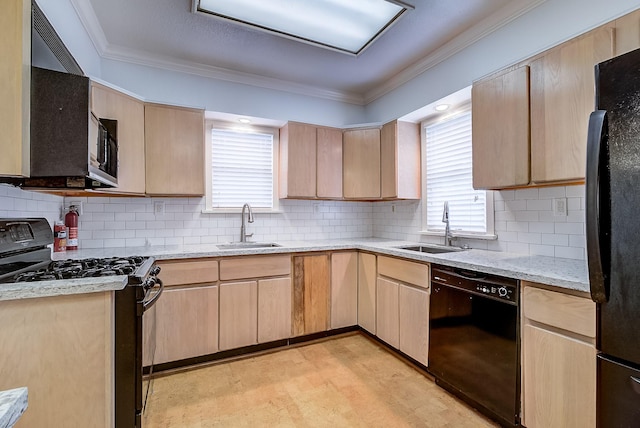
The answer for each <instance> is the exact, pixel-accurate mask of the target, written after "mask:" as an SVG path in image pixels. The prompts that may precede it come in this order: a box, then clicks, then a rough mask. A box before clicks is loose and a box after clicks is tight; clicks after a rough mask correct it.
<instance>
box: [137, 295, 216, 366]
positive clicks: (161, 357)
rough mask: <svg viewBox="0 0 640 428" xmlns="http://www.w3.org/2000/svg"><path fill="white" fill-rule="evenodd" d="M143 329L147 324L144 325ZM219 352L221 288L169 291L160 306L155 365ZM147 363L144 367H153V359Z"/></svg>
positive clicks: (157, 310)
mask: <svg viewBox="0 0 640 428" xmlns="http://www.w3.org/2000/svg"><path fill="white" fill-rule="evenodd" d="M143 325H144V326H146V325H147V324H146V323H144V321H143ZM144 336H145V337H146V336H147V335H146V334H145V335H144ZM217 350H218V287H217V286H206V287H194V288H168V289H165V291H164V292H163V293H162V297H161V298H160V299H159V300H158V303H156V353H155V358H154V364H161V363H166V362H170V361H178V360H182V359H185V358H192V357H199V356H202V355H207V354H212V353H214V352H216V351H217ZM144 359H145V361H144V365H145V366H146V365H149V363H150V361H149V355H145V356H144Z"/></svg>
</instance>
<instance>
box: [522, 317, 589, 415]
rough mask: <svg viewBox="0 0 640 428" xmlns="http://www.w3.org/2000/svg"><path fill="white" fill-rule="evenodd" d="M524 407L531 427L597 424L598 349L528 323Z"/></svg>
mask: <svg viewBox="0 0 640 428" xmlns="http://www.w3.org/2000/svg"><path fill="white" fill-rule="evenodd" d="M522 350H523V354H524V357H523V369H522V370H523V375H524V391H523V393H524V399H523V401H524V409H523V416H524V418H523V425H525V426H527V428H542V427H544V428H555V427H557V428H571V427H575V428H583V427H595V418H596V349H595V347H594V346H593V345H591V344H588V343H585V342H581V341H579V340H576V339H574V338H570V337H566V336H563V335H560V334H558V333H556V332H551V331H547V330H543V329H541V328H539V327H535V326H531V325H525V326H524V338H523V342H522Z"/></svg>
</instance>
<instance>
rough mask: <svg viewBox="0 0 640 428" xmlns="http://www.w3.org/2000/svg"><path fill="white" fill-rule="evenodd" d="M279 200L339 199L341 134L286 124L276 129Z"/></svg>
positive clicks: (334, 129) (302, 125)
mask: <svg viewBox="0 0 640 428" xmlns="http://www.w3.org/2000/svg"><path fill="white" fill-rule="evenodd" d="M280 197H281V198H304V199H311V198H313V199H315V198H323V199H340V198H342V131H341V130H340V129H336V128H326V127H322V126H315V125H309V124H306V123H298V122H288V123H287V124H286V125H285V126H283V127H282V128H280Z"/></svg>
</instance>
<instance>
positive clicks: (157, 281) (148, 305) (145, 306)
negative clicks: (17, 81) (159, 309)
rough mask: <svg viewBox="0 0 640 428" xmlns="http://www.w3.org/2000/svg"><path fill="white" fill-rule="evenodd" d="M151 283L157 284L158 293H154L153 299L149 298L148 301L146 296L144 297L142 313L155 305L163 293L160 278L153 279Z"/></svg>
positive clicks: (162, 284)
mask: <svg viewBox="0 0 640 428" xmlns="http://www.w3.org/2000/svg"><path fill="white" fill-rule="evenodd" d="M152 281H153V284H154V285H155V284H158V285H160V287H159V288H158V291H156V292H155V294H154V295H153V297H152V298H150V299H149V300H146V296H145V300H143V301H142V312H145V311H146V310H147V309H150V308H151V307H152V306H153V305H155V304H156V302H157V301H158V299H159V298H160V295H161V294H162V292H163V291H164V283H163V282H162V280H161V279H160V278H153V280H152ZM151 290H152V288H150V289H149V292H151ZM148 294H150V293H148Z"/></svg>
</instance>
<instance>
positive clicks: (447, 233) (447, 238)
mask: <svg viewBox="0 0 640 428" xmlns="http://www.w3.org/2000/svg"><path fill="white" fill-rule="evenodd" d="M442 222H443V223H444V224H445V227H444V245H445V246H447V247H450V246H451V240H452V239H455V238H454V237H453V235H452V234H451V227H450V226H449V201H444V209H443V210H442Z"/></svg>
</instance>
